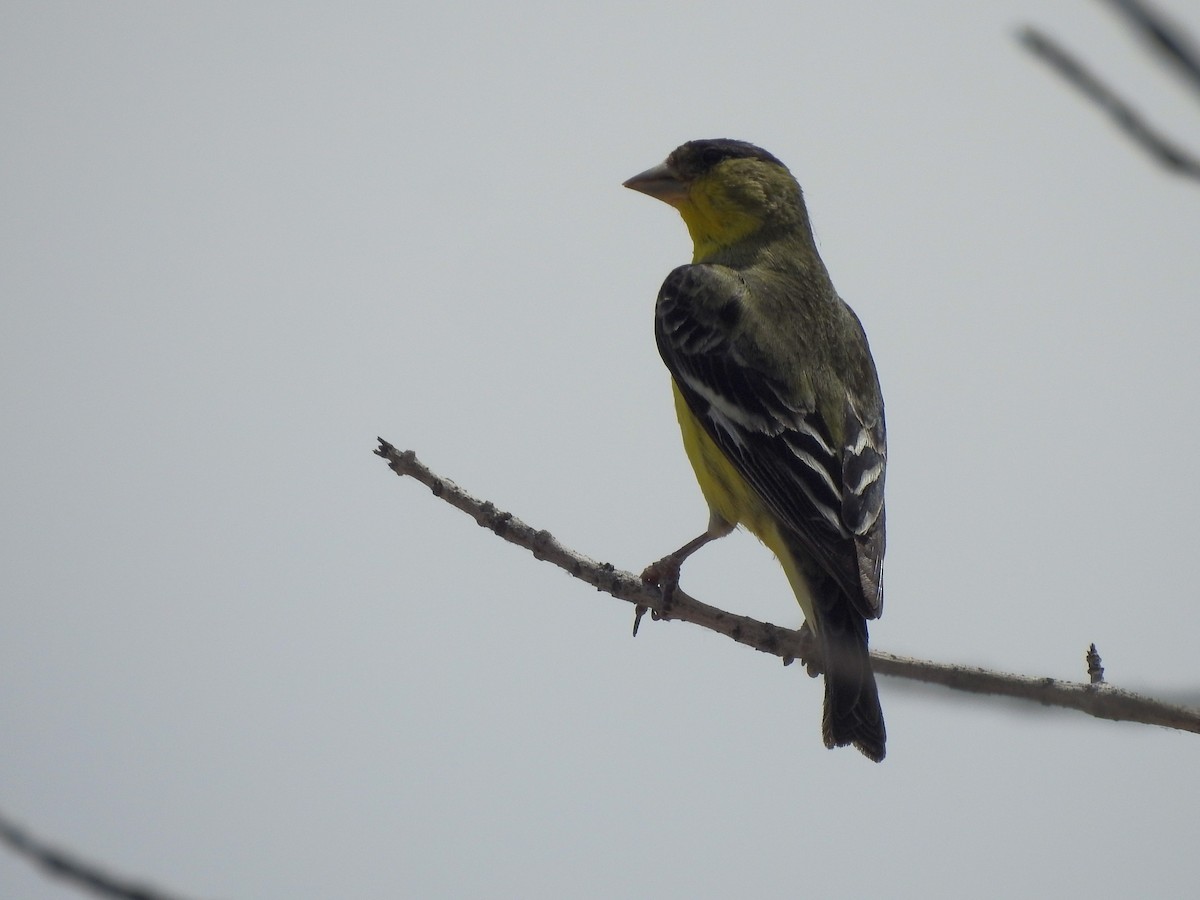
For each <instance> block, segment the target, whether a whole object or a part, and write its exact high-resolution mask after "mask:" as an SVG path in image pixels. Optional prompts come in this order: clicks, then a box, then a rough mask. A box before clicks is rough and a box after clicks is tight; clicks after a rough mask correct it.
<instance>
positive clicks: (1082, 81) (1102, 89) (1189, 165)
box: [1017, 27, 1200, 180]
mask: <svg viewBox="0 0 1200 900" xmlns="http://www.w3.org/2000/svg"><path fill="white" fill-rule="evenodd" d="M1017 38H1018V40H1020V42H1021V43H1022V44H1024V45H1025V48H1026V49H1027V50H1029V52H1030V53H1032V54H1033V55H1034V56H1037V57H1038V58H1039V59H1041V60H1042V61H1043V62H1045V63H1046V64H1047V65H1049V66H1050V67H1051V68H1053V69H1054V70H1055V71H1056V72H1058V74H1059V75H1061V76H1062V77H1063V78H1065V79H1066V80H1067V81H1068V82H1070V83H1071V84H1072V85H1074V86H1075V87H1076V88H1078V89H1079V90H1080V91H1081V92H1083V94H1084V96H1086V97H1087V98H1088V99H1089V100H1091V101H1093V102H1094V103H1095V104H1096V105H1097V106H1099V107H1100V108H1101V109H1103V110H1104V111H1105V112H1107V113H1108V115H1109V117H1110V118H1111V119H1112V120H1113V122H1114V123H1115V124H1116V125H1117V127H1118V128H1120V129H1121V130H1122V131H1124V132H1125V134H1126V135H1128V136H1129V138H1130V139H1132V140H1133V141H1134V142H1135V143H1136V144H1138V146H1140V147H1141V148H1142V149H1143V150H1145V151H1146V152H1147V153H1149V154H1150V155H1151V157H1153V158H1154V159H1155V160H1156V161H1157V162H1158V163H1159V165H1161V166H1163V167H1164V168H1166V169H1167V170H1168V171H1170V172H1173V173H1174V174H1176V175H1181V176H1183V177H1185V178H1194V179H1197V180H1200V159H1197V158H1196V157H1195V156H1194V155H1192V154H1191V153H1190V152H1188V151H1187V150H1185V149H1183V148H1182V147H1180V146H1179V145H1178V144H1176V143H1174V142H1173V141H1171V140H1170V139H1169V138H1167V137H1165V136H1164V135H1163V134H1162V133H1161V132H1159V131H1158V130H1157V129H1155V128H1154V127H1153V126H1151V125H1150V124H1149V123H1148V122H1147V121H1146V120H1145V119H1144V118H1143V117H1142V115H1141V114H1140V113H1139V112H1137V110H1135V109H1134V108H1133V107H1132V106H1131V105H1130V104H1129V103H1128V102H1127V101H1125V100H1124V99H1122V98H1121V97H1120V96H1119V95H1118V94H1117V93H1116V92H1115V91H1113V90H1112V89H1111V88H1110V87H1108V85H1106V84H1105V83H1104V82H1103V81H1101V80H1100V79H1099V78H1098V77H1097V76H1096V75H1094V74H1092V72H1091V71H1090V70H1089V69H1088V68H1087V67H1086V66H1084V64H1083V63H1081V62H1080V61H1079V60H1078V59H1076V58H1075V57H1074V56H1072V55H1071V53H1070V52H1069V51H1067V50H1066V49H1064V48H1063V47H1062V46H1060V45H1059V44H1058V43H1057V42H1055V41H1054V39H1053V38H1051V37H1049V36H1048V35H1046V34H1044V33H1042V32H1041V31H1038V30H1037V29H1036V28H1033V27H1026V28H1023V29H1022V30H1021V31H1020V32H1019V33H1018V35H1017Z"/></svg>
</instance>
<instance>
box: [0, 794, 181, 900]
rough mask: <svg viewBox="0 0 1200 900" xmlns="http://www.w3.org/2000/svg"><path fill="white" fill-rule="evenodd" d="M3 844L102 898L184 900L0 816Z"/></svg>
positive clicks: (0, 833)
mask: <svg viewBox="0 0 1200 900" xmlns="http://www.w3.org/2000/svg"><path fill="white" fill-rule="evenodd" d="M0 841H3V842H4V843H5V844H8V846H9V847H10V848H12V850H13V851H14V852H15V853H17V854H19V855H21V856H24V857H26V858H27V859H29V860H31V861H33V862H34V863H36V864H37V865H39V866H41V867H42V868H43V869H45V870H46V871H47V872H48V873H49V874H50V875H52V876H54V877H55V878H61V879H63V880H64V881H69V882H72V883H73V884H75V885H78V886H79V887H81V888H83V889H85V890H87V891H89V892H91V893H93V894H97V895H99V896H101V897H117V898H120V900H181V898H180V897H179V895H178V894H164V893H163V892H162V891H158V890H154V889H153V888H148V887H145V886H144V885H140V884H134V883H133V882H131V881H127V880H125V879H123V878H118V877H116V876H114V875H109V874H107V873H106V872H103V871H101V869H100V867H99V866H96V865H94V864H93V863H86V862H83V861H82V860H80V859H77V858H75V857H74V856H72V855H71V854H70V853H68V852H66V851H65V850H59V849H57V848H55V847H51V846H50V845H49V844H45V843H42V842H41V841H40V840H39V839H38V838H35V837H33V836H31V835H30V834H29V833H28V832H27V831H25V830H24V829H22V828H20V827H18V826H17V825H14V824H13V823H12V822H10V821H9V820H8V819H7V818H6V817H5V816H4V815H3V814H0Z"/></svg>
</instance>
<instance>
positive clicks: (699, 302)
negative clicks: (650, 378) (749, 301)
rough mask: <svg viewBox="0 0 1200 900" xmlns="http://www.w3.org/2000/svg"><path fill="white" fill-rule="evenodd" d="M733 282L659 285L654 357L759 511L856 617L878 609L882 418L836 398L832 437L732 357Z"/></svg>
mask: <svg viewBox="0 0 1200 900" xmlns="http://www.w3.org/2000/svg"><path fill="white" fill-rule="evenodd" d="M745 296H746V288H745V285H744V284H743V283H742V282H741V280H740V279H739V278H738V276H737V275H736V273H734V272H732V270H719V269H716V268H715V267H712V266H704V265H696V266H681V267H680V268H678V269H676V270H675V271H674V272H672V273H671V274H670V275H669V276H668V277H667V280H666V281H665V282H664V283H663V286H662V290H661V291H660V292H659V296H658V303H657V305H656V309H655V336H656V338H657V340H658V349H659V352H660V353H661V354H662V358H663V361H664V362H665V363H666V364H667V368H668V369H669V370H670V372H671V375H672V377H673V378H674V379H675V383H676V384H677V385H678V386H679V390H680V392H681V393H682V394H683V397H684V399H685V400H686V401H687V404H688V407H689V409H691V411H692V414H693V415H695V416H696V418H697V419H698V420H699V421H700V422H701V424H702V425H703V427H704V429H705V431H706V432H707V434H708V436H709V437H710V438H712V440H713V441H714V442H715V443H716V444H717V446H718V447H720V448H721V450H722V451H723V452H724V453H725V455H726V456H727V457H728V458H729V460H730V462H732V463H733V465H734V466H735V467H736V468H737V470H738V471H739V472H740V473H741V475H742V477H744V478H745V479H746V480H747V482H749V484H750V485H751V486H752V487H753V488H754V490H755V491H756V492H757V493H758V495H759V496H760V497H761V498H762V500H763V501H764V503H765V504H766V505H767V507H768V508H769V509H770V510H771V511H772V512H773V513H774V514H775V515H776V516H777V517H778V518H779V519H780V521H781V522H782V523H783V524H784V525H786V526H787V527H788V529H789V530H790V531H792V532H793V533H794V534H795V535H796V536H797V537H798V538H799V540H800V543H801V545H802V546H803V547H804V549H805V550H807V552H808V554H809V555H810V556H811V557H812V559H813V560H814V561H815V562H817V563H818V564H819V565H820V567H821V568H822V569H824V570H825V571H826V572H827V573H828V574H829V575H830V576H831V577H832V578H833V579H834V580H835V581H836V582H837V583H838V584H839V586H840V587H841V588H842V590H844V591H845V592H846V594H847V595H848V596H849V597H850V598H851V601H852V602H853V605H854V606H855V608H857V609H858V611H859V612H860V613H862V615H864V616H866V617H867V618H875V617H876V616H878V615H879V613H880V611H881V609H882V599H883V598H882V593H881V591H880V574H881V569H882V564H883V547H884V512H883V482H884V471H885V468H886V457H887V450H886V441H885V433H884V425H883V418H882V416H881V415H880V416H878V417H877V419H876V420H871V419H869V418H864V416H863V415H862V414H860V412H859V410H858V408H857V407H856V406H855V404H854V402H853V401H852V399H851V398H850V397H849V396H847V398H846V408H845V422H844V428H843V431H844V435H843V440H842V441H840V442H837V441H835V440H834V439H833V436H832V433H831V431H830V428H829V424H828V423H827V422H826V421H825V419H824V418H823V417H822V415H821V414H820V413H819V412H818V411H817V410H816V404H815V402H807V403H806V402H799V401H797V400H796V399H795V392H794V391H792V390H789V388H788V386H787V385H785V384H784V383H782V382H781V381H780V380H779V379H777V378H775V377H772V376H771V375H770V374H768V373H766V372H764V371H762V369H761V368H760V367H758V366H755V365H754V364H753V363H752V362H750V361H749V360H747V359H746V357H745V355H744V354H742V353H739V351H738V348H737V346H735V342H734V340H733V335H734V333H735V328H736V325H737V323H738V321H739V319H740V317H741V315H742V304H743V302H744V298H745Z"/></svg>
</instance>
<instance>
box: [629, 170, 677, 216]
mask: <svg viewBox="0 0 1200 900" xmlns="http://www.w3.org/2000/svg"><path fill="white" fill-rule="evenodd" d="M625 187H627V188H630V189H631V190H635V191H640V192H641V193H643V194H648V195H649V196H651V197H653V198H655V199H656V200H661V201H662V202H663V203H669V204H671V205H672V206H678V205H679V204H680V203H682V202H684V201H685V200H687V196H688V186H687V183H686V182H685V181H683V179H681V178H680V177H679V173H678V172H676V171H675V170H674V169H673V168H672V167H671V166H670V165H668V164H667V163H662V164H660V165H657V166H655V167H654V168H653V169H647V170H646V171H645V172H641V173H639V174H637V175H634V176H633V177H632V178H630V179H629V180H628V181H626V182H625Z"/></svg>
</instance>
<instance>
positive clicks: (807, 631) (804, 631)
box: [799, 622, 824, 678]
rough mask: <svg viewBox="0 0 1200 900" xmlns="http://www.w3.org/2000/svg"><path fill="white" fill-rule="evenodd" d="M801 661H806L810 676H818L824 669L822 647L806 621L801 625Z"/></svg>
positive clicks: (805, 664)
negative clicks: (821, 656)
mask: <svg viewBox="0 0 1200 900" xmlns="http://www.w3.org/2000/svg"><path fill="white" fill-rule="evenodd" d="M799 634H800V648H799V650H800V662H802V663H804V670H805V671H806V672H808V677H809V678H816V677H817V676H818V675H820V674H821V673H822V672H823V671H824V669H823V667H822V666H821V659H820V654H821V651H820V648H819V647H818V646H817V635H816V633H815V632H814V631H813V630H812V628H811V626H809V624H808V622H805V623H804V624H803V625H801V626H800V630H799Z"/></svg>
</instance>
